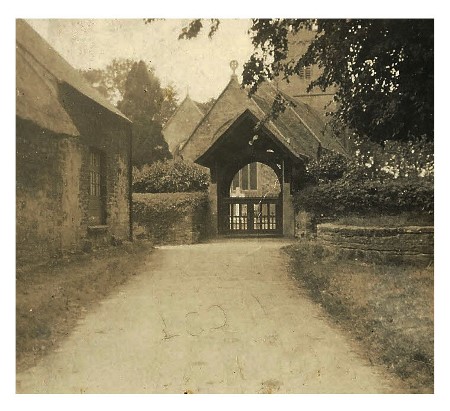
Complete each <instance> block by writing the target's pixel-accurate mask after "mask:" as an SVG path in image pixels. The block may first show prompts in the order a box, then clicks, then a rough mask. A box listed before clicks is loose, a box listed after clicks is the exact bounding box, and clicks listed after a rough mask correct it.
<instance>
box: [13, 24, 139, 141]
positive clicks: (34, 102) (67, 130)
mask: <svg viewBox="0 0 450 411" xmlns="http://www.w3.org/2000/svg"><path fill="white" fill-rule="evenodd" d="M55 80H56V82H55ZM58 83H60V84H62V83H66V84H69V85H70V86H71V87H73V88H74V89H76V90H77V91H78V92H80V93H81V94H83V95H84V96H86V97H88V98H89V99H90V100H92V101H94V102H95V103H97V104H99V105H100V106H102V107H103V108H105V109H107V110H109V111H110V112H112V113H114V114H116V115H117V116H120V117H121V118H123V119H124V120H126V121H130V120H128V119H127V117H125V116H124V115H123V114H122V113H121V112H120V111H119V110H118V109H117V108H116V107H114V106H113V105H112V104H111V103H109V102H108V101H107V100H106V99H105V98H104V97H102V96H101V95H100V94H99V93H98V91H97V90H95V89H94V88H93V87H91V86H90V85H89V83H88V82H87V81H86V80H85V79H84V78H83V76H82V75H81V73H79V72H78V71H77V70H76V69H75V68H73V67H72V66H71V65H70V64H69V63H67V61H65V60H64V59H63V58H62V57H61V56H60V55H59V54H58V53H57V52H56V50H54V49H53V48H52V47H51V46H50V45H49V44H48V43H47V42H46V41H45V40H44V39H43V38H42V37H41V36H40V35H39V34H38V33H36V31H34V30H33V29H32V28H31V26H30V25H29V24H28V23H27V22H25V21H24V20H20V19H18V20H17V21H16V115H17V116H19V117H21V118H24V119H27V120H31V121H34V122H35V123H37V124H38V125H40V126H41V127H44V128H47V129H49V130H53V131H55V132H57V133H64V134H68V135H74V136H77V135H79V132H78V130H77V129H76V127H75V125H74V124H73V122H72V120H71V119H70V117H69V115H68V114H67V112H66V111H65V110H64V108H63V106H62V104H61V102H60V101H59V97H58V90H57V84H58Z"/></svg>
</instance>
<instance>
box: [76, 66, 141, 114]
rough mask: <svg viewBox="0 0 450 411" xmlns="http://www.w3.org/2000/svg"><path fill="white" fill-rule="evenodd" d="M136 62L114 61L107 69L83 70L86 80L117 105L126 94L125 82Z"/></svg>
mask: <svg viewBox="0 0 450 411" xmlns="http://www.w3.org/2000/svg"><path fill="white" fill-rule="evenodd" d="M134 63H135V62H134V61H133V60H130V59H113V60H112V61H111V63H110V64H108V65H107V66H106V68H105V69H90V70H81V73H82V74H83V76H84V77H85V78H86V80H87V81H88V82H89V83H90V84H91V85H92V86H93V87H94V88H95V89H97V90H98V91H99V92H100V93H101V94H102V95H103V96H104V97H106V98H107V99H108V100H109V101H110V102H111V103H112V104H114V105H116V104H117V102H118V101H120V100H121V99H122V98H123V95H124V93H125V82H126V80H127V77H128V73H129V72H130V70H131V67H132V66H133V64H134Z"/></svg>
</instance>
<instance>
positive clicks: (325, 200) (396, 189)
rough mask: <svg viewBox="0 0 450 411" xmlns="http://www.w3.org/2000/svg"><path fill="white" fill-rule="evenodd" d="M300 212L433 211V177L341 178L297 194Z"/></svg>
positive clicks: (320, 214) (327, 213)
mask: <svg viewBox="0 0 450 411" xmlns="http://www.w3.org/2000/svg"><path fill="white" fill-rule="evenodd" d="M294 205H295V208H296V210H297V211H300V210H303V211H308V212H311V213H313V214H314V215H316V216H321V217H337V216H343V215H346V214H349V213H352V214H356V215H364V214H380V215H395V214H400V213H403V212H415V213H427V214H433V212H434V183H433V179H432V178H414V179H407V178H404V179H390V180H386V181H383V182H382V181H372V180H365V181H354V180H353V181H349V180H346V179H339V180H336V181H334V182H328V183H322V184H319V185H317V186H310V187H307V188H305V189H303V190H301V191H300V192H298V193H296V194H295V195H294Z"/></svg>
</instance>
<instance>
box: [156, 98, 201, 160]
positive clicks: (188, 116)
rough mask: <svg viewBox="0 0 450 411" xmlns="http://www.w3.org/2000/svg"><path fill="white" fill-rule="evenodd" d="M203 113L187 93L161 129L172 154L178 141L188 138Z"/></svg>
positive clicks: (176, 148)
mask: <svg viewBox="0 0 450 411" xmlns="http://www.w3.org/2000/svg"><path fill="white" fill-rule="evenodd" d="M204 114H205V113H204V112H203V111H202V110H201V109H200V108H199V107H198V106H197V104H196V103H195V101H193V100H192V99H191V98H190V97H189V95H187V96H186V98H185V99H184V100H183V101H182V102H181V104H180V105H179V106H178V107H177V109H176V110H175V112H174V113H173V115H172V116H171V117H170V119H169V120H168V121H167V123H166V124H165V125H164V128H163V130H162V132H163V135H164V138H165V139H166V141H167V144H168V145H169V150H170V152H171V153H172V154H176V152H177V150H178V148H179V145H180V143H183V142H185V141H186V140H187V139H188V138H189V136H190V135H191V133H192V131H193V130H194V129H195V127H196V126H197V125H198V123H200V121H201V119H202V118H203V116H204Z"/></svg>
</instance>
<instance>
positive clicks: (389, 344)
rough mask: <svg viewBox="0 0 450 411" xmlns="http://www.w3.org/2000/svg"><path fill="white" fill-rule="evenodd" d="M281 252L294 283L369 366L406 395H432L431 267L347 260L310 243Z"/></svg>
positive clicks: (302, 242) (432, 326)
mask: <svg viewBox="0 0 450 411" xmlns="http://www.w3.org/2000/svg"><path fill="white" fill-rule="evenodd" d="M285 250H286V252H287V253H288V254H289V255H290V256H291V270H292V272H293V274H294V276H295V277H296V278H297V280H298V281H299V282H300V283H301V284H303V285H304V286H305V287H306V288H307V290H308V292H309V294H310V296H311V298H312V299H313V300H314V301H316V302H318V303H319V304H320V305H321V306H323V308H324V309H325V310H326V311H327V312H328V313H329V314H330V316H331V318H332V319H333V320H334V321H335V322H336V323H337V324H339V326H340V327H342V328H343V329H344V330H346V331H347V332H348V333H350V334H351V335H352V337H353V338H355V339H356V340H358V341H359V342H360V345H361V347H362V349H363V351H364V353H365V354H366V356H367V358H368V359H369V361H370V362H371V363H373V364H378V365H383V366H385V367H386V368H387V369H388V370H389V371H391V372H393V373H395V374H396V375H397V376H399V377H400V378H401V380H403V382H404V384H405V386H406V389H407V391H408V392H411V393H432V392H433V389H434V348H433V347H434V334H433V329H434V319H433V317H434V311H433V306H434V304H433V301H434V291H433V287H434V276H433V268H432V267H427V268H425V269H419V268H417V267H415V266H412V265H389V264H373V263H372V264H369V263H363V262H359V261H352V260H348V259H345V258H343V257H342V256H341V255H339V253H338V252H334V251H331V250H329V249H327V248H324V247H322V246H321V245H320V243H317V242H315V241H306V240H305V241H299V242H298V243H296V244H294V245H292V246H289V247H286V248H285Z"/></svg>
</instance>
